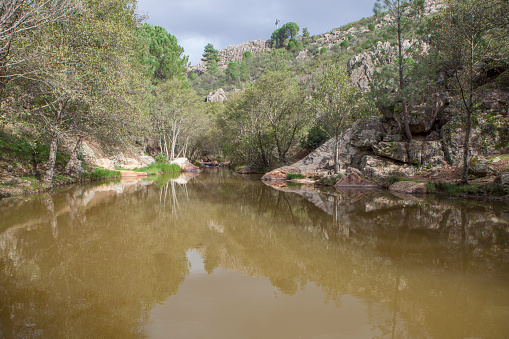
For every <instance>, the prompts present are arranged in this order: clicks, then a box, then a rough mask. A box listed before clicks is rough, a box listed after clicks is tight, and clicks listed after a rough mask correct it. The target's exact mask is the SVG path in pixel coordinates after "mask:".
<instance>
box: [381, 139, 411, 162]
mask: <svg viewBox="0 0 509 339" xmlns="http://www.w3.org/2000/svg"><path fill="white" fill-rule="evenodd" d="M373 153H375V154H376V155H379V156H382V157H387V158H391V159H393V160H397V161H401V162H408V143H407V142H396V141H393V142H383V141H382V142H379V143H377V144H374V145H373Z"/></svg>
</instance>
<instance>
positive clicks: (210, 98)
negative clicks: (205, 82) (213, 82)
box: [205, 88, 227, 102]
mask: <svg viewBox="0 0 509 339" xmlns="http://www.w3.org/2000/svg"><path fill="white" fill-rule="evenodd" d="M226 99H227V97H226V93H225V92H224V90H223V89H222V88H219V89H217V90H216V91H215V92H210V93H209V95H207V98H206V99H205V101H206V102H223V101H225V100H226Z"/></svg>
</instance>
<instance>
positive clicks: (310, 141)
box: [300, 124, 328, 151]
mask: <svg viewBox="0 0 509 339" xmlns="http://www.w3.org/2000/svg"><path fill="white" fill-rule="evenodd" d="M327 139H328V135H327V133H326V132H325V131H324V130H323V128H322V127H320V125H319V124H318V125H315V126H313V127H311V129H310V130H309V132H308V133H307V135H306V137H304V138H302V140H301V142H300V147H302V148H303V149H306V150H308V151H313V150H315V149H317V148H318V147H319V146H320V145H322V144H323V143H324V142H325V141H327Z"/></svg>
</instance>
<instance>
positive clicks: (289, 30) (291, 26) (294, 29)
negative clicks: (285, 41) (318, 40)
mask: <svg viewBox="0 0 509 339" xmlns="http://www.w3.org/2000/svg"><path fill="white" fill-rule="evenodd" d="M281 28H282V29H283V30H285V31H286V35H287V36H289V37H290V39H295V37H297V35H298V34H299V31H300V27H299V25H297V24H296V23H295V22H288V23H286V24H284V25H283V27H281Z"/></svg>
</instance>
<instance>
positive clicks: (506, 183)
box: [495, 173, 509, 189]
mask: <svg viewBox="0 0 509 339" xmlns="http://www.w3.org/2000/svg"><path fill="white" fill-rule="evenodd" d="M495 183H496V184H499V185H501V186H502V187H504V188H505V189H509V173H503V174H501V175H499V176H498V177H496V178H495Z"/></svg>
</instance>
